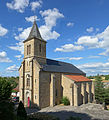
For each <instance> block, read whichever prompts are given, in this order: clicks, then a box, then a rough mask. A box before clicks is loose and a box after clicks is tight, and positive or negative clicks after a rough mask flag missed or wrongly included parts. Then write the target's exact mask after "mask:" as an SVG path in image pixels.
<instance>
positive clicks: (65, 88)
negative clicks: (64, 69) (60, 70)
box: [61, 74, 74, 105]
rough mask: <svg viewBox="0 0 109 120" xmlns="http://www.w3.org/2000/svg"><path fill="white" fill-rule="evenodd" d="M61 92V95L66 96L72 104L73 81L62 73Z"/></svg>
mask: <svg viewBox="0 0 109 120" xmlns="http://www.w3.org/2000/svg"><path fill="white" fill-rule="evenodd" d="M61 84H62V92H63V96H66V97H67V98H68V99H69V100H70V105H73V104H74V103H73V89H72V87H73V84H74V81H73V80H71V79H69V78H67V77H66V76H64V75H63V74H62V83H61Z"/></svg>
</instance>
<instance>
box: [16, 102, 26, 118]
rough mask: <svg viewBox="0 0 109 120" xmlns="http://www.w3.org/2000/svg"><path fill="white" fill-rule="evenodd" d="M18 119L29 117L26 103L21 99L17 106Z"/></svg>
mask: <svg viewBox="0 0 109 120" xmlns="http://www.w3.org/2000/svg"><path fill="white" fill-rule="evenodd" d="M17 119H18V120H26V119H27V113H26V110H25V108H24V105H23V103H22V102H21V101H20V103H19V106H18V108H17Z"/></svg>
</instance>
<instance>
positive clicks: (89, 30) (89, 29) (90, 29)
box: [86, 27, 94, 33]
mask: <svg viewBox="0 0 109 120" xmlns="http://www.w3.org/2000/svg"><path fill="white" fill-rule="evenodd" d="M86 31H87V32H89V33H91V32H93V31H94V28H93V27H90V28H87V29H86Z"/></svg>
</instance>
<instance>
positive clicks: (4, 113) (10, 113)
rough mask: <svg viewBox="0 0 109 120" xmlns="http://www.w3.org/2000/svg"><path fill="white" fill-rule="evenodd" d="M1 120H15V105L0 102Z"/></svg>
mask: <svg viewBox="0 0 109 120" xmlns="http://www.w3.org/2000/svg"><path fill="white" fill-rule="evenodd" d="M0 120H15V115H14V104H13V103H11V102H8V101H0Z"/></svg>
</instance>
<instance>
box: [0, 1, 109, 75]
mask: <svg viewBox="0 0 109 120" xmlns="http://www.w3.org/2000/svg"><path fill="white" fill-rule="evenodd" d="M34 19H36V22H37V25H38V27H39V30H40V33H41V36H42V38H43V39H44V40H46V41H47V58H49V59H55V60H59V61H63V62H68V63H71V64H73V65H75V66H77V67H78V68H80V69H81V70H82V71H84V72H86V74H87V76H89V75H97V74H101V75H102V74H104V75H107V74H109V0H1V1H0V76H18V75H19V73H18V68H19V67H20V65H21V62H22V61H23V52H24V50H23V49H24V48H23V41H24V40H26V39H27V37H28V35H29V32H30V30H31V27H32V25H33V21H34Z"/></svg>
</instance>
